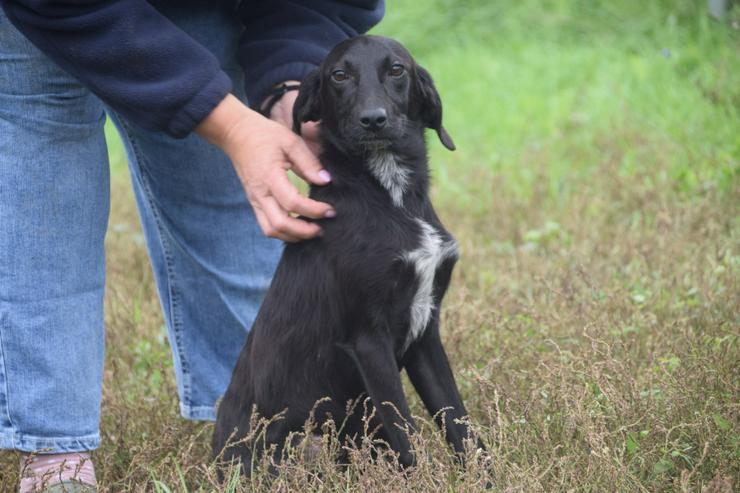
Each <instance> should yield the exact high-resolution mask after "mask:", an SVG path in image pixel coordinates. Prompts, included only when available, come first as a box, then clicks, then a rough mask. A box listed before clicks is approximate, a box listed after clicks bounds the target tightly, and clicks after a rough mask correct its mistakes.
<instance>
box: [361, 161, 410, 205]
mask: <svg viewBox="0 0 740 493" xmlns="http://www.w3.org/2000/svg"><path fill="white" fill-rule="evenodd" d="M368 166H369V167H370V172H371V173H372V174H373V176H374V177H375V178H376V179H377V180H378V181H379V182H380V184H381V185H382V186H383V188H385V189H386V190H388V193H389V194H390V196H391V200H392V201H393V205H395V206H396V207H401V206H403V194H404V193H405V192H406V187H407V186H408V183H409V174H410V172H409V170H408V169H406V168H404V167H402V166H401V165H400V164H398V160H397V159H396V156H395V155H394V154H393V153H391V152H388V151H378V152H376V153H375V154H373V155H372V156H371V157H370V158H369V159H368Z"/></svg>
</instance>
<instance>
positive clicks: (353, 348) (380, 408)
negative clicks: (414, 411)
mask: <svg viewBox="0 0 740 493" xmlns="http://www.w3.org/2000/svg"><path fill="white" fill-rule="evenodd" d="M341 347H342V349H344V350H345V351H346V352H347V353H349V355H350V356H351V357H352V359H353V360H354V362H355V364H356V365H357V368H358V370H359V371H360V375H361V376H362V381H363V383H364V384H365V389H366V390H367V393H368V394H369V395H370V398H371V399H372V401H373V404H374V405H375V408H376V410H377V413H378V417H379V418H380V420H381V422H382V423H383V430H384V432H385V435H386V437H387V439H388V445H390V447H391V448H392V449H393V450H394V451H395V452H397V453H398V456H399V457H398V461H399V463H400V464H401V465H402V466H403V467H409V466H412V465H414V463H415V459H414V453H413V451H412V450H411V443H410V442H409V437H408V434H407V432H406V427H407V426H408V427H409V428H410V429H411V431H413V430H414V429H415V427H416V425H415V423H414V419H413V417H412V416H411V411H410V410H409V405H408V403H407V402H406V396H405V395H404V393H403V385H402V384H401V374H400V370H399V369H398V364H397V363H396V358H395V356H394V355H393V349H392V347H391V344H390V342H389V341H386V340H385V338H383V337H382V336H378V335H376V334H373V335H360V336H358V337H357V338H356V339H355V341H354V342H353V343H352V344H346V345H342V346H341Z"/></svg>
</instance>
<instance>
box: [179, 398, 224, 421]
mask: <svg viewBox="0 0 740 493" xmlns="http://www.w3.org/2000/svg"><path fill="white" fill-rule="evenodd" d="M180 415H182V417H183V418H185V419H189V420H192V421H216V407H215V406H191V405H189V404H183V403H182V402H181V403H180Z"/></svg>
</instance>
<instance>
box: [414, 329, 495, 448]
mask: <svg viewBox="0 0 740 493" xmlns="http://www.w3.org/2000/svg"><path fill="white" fill-rule="evenodd" d="M403 362H404V366H405V368H406V372H407V373H408V375H409V378H410V380H411V383H412V384H413V385H414V388H415V389H416V391H417V392H418V393H419V396H420V397H421V400H422V401H424V405H425V406H426V408H427V410H428V411H429V413H430V414H431V415H432V416H434V417H435V420H436V421H437V424H438V425H439V427H440V428H442V429H444V431H445V435H446V438H447V441H448V442H450V444H451V445H452V447H453V448H454V449H455V452H457V453H458V454H462V453H463V452H464V451H465V447H464V444H463V441H464V439H465V438H467V437H469V435H470V430H469V428H468V426H467V425H466V424H465V423H464V422H461V421H460V420H461V419H463V418H465V417H466V416H467V411H466V410H465V406H464V405H463V402H462V398H461V397H460V392H459V391H458V390H457V384H456V383H455V377H454V376H453V374H452V369H451V368H450V363H449V361H448V360H447V354H446V353H445V350H444V347H442V341H441V340H440V337H439V319H438V318H437V316H436V315H435V316H434V317H433V319H432V320H431V321H430V323H429V327H427V330H426V331H425V333H424V335H423V336H422V337H421V339H419V340H418V341H415V342H414V343H413V344H411V346H410V347H409V349H408V351H407V352H406V354H405V355H404V361H403ZM456 421H457V422H456ZM477 444H478V447H480V448H484V447H483V444H482V443H481V442H480V440H478V442H477Z"/></svg>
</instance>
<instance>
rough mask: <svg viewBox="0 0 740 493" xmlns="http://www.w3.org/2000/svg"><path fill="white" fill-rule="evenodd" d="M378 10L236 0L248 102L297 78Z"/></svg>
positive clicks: (322, 1)
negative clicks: (239, 4) (241, 25)
mask: <svg viewBox="0 0 740 493" xmlns="http://www.w3.org/2000/svg"><path fill="white" fill-rule="evenodd" d="M384 12H385V3H384V1H383V0H345V1H334V0H259V1H256V2H246V1H244V2H242V4H241V6H240V8H239V14H240V17H241V19H242V22H243V23H244V27H245V29H244V34H243V35H242V38H241V41H240V45H239V62H240V64H241V66H242V67H243V68H244V72H245V75H246V79H245V84H246V92H247V98H248V99H249V104H250V105H251V106H252V107H254V108H256V107H258V106H259V105H260V104H261V103H262V101H263V99H264V98H265V96H266V94H267V93H268V91H269V90H270V88H272V87H273V86H275V85H276V84H279V83H280V82H283V81H285V80H302V79H303V77H305V76H306V74H308V72H310V71H311V70H313V69H314V68H315V67H316V66H318V65H319V64H320V63H321V61H322V60H323V59H324V57H326V55H327V54H328V53H329V51H330V50H331V49H332V48H333V47H334V45H336V44H337V43H339V42H340V41H343V40H345V39H347V38H350V37H352V36H357V35H358V34H362V33H365V32H367V31H368V30H369V29H370V28H371V27H372V26H374V25H375V24H377V23H378V22H379V21H380V19H381V18H382V17H383V14H384Z"/></svg>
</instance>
